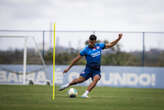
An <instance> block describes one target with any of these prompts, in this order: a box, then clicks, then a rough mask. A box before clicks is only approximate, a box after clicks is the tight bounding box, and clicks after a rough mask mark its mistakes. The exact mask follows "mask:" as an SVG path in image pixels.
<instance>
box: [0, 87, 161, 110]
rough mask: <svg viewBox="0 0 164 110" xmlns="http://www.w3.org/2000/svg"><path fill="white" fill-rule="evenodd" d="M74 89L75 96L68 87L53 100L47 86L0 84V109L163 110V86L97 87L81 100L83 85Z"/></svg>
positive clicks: (50, 89)
mask: <svg viewBox="0 0 164 110" xmlns="http://www.w3.org/2000/svg"><path fill="white" fill-rule="evenodd" d="M74 88H76V89H77V90H78V91H79V95H78V97H77V98H69V97H68V96H67V90H68V89H67V90H64V91H62V92H59V91H56V97H55V101H52V100H51V97H52V87H49V86H19V85H17V86H16V85H10V86H9V85H0V110H164V89H136V88H111V87H96V88H95V89H94V90H93V92H91V94H90V95H89V96H90V98H88V99H83V98H80V95H81V94H82V93H83V92H84V91H85V89H86V87H77V86H76V87H74ZM56 89H57V88H56Z"/></svg>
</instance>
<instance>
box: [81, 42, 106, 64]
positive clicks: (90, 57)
mask: <svg viewBox="0 0 164 110" xmlns="http://www.w3.org/2000/svg"><path fill="white" fill-rule="evenodd" d="M104 48H105V44H104V43H96V44H95V47H94V48H90V47H88V45H87V46H86V47H85V48H84V49H83V50H81V51H80V55H81V56H85V58H86V60H87V66H88V65H93V64H97V65H100V64H101V50H103V49H104Z"/></svg>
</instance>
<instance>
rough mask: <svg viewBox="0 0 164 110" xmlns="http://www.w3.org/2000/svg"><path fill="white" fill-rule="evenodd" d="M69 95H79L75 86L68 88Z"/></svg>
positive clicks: (72, 96)
mask: <svg viewBox="0 0 164 110" xmlns="http://www.w3.org/2000/svg"><path fill="white" fill-rule="evenodd" d="M68 95H69V97H71V98H74V97H76V96H77V95H78V92H77V90H76V89H75V88H70V89H69V90H68Z"/></svg>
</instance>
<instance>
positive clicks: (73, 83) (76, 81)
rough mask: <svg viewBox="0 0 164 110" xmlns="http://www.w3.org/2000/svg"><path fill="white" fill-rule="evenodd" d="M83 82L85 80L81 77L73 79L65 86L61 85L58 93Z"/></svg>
mask: <svg viewBox="0 0 164 110" xmlns="http://www.w3.org/2000/svg"><path fill="white" fill-rule="evenodd" d="M84 81H85V78H84V77H82V76H80V77H79V78H77V79H74V80H73V81H72V82H70V83H67V84H65V85H62V86H61V87H60V88H59V91H62V90H64V89H66V88H68V87H70V86H72V85H75V84H78V83H82V82H84Z"/></svg>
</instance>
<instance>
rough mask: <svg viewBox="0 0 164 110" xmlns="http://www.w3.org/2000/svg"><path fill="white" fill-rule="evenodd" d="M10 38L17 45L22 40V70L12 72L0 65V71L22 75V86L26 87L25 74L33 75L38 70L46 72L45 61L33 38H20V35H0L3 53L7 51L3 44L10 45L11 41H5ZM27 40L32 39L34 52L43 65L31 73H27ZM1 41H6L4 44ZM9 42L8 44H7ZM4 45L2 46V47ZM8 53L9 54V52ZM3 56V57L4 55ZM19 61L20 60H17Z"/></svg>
mask: <svg viewBox="0 0 164 110" xmlns="http://www.w3.org/2000/svg"><path fill="white" fill-rule="evenodd" d="M11 38H14V39H17V41H16V42H17V44H19V43H22V42H21V40H22V39H23V52H22V53H23V56H22V57H23V59H22V61H23V62H22V65H23V68H22V71H21V72H20V71H14V70H12V69H10V68H6V67H5V66H1V65H0V69H2V70H4V71H7V72H11V73H16V74H19V75H23V78H22V79H23V82H22V84H23V85H26V84H27V82H26V74H27V73H28V74H29V73H33V72H36V71H39V70H41V69H44V70H45V71H46V72H47V70H46V69H47V67H46V64H45V61H44V59H43V57H42V55H41V53H40V50H39V46H38V44H37V42H36V40H35V38H34V37H33V36H22V35H0V39H1V42H0V43H1V47H2V48H3V47H4V48H3V51H7V50H8V49H7V48H5V44H8V45H9V44H10V43H11V42H12V40H11V41H10V40H7V39H11ZM29 38H32V41H33V43H34V47H35V50H36V51H37V53H38V56H39V57H40V60H41V63H42V65H43V68H39V69H37V70H33V71H31V72H27V54H28V52H27V43H28V40H29ZM3 39H5V40H7V41H6V42H4V41H3ZM9 41H10V42H9ZM3 44H4V45H3ZM10 48H11V49H10V51H12V48H14V47H13V46H11V47H10ZM17 48H19V47H17ZM17 48H16V49H17ZM0 51H2V50H1V49H0ZM10 51H9V52H10ZM4 56H5V55H4ZM19 60H20V59H19Z"/></svg>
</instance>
